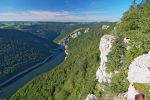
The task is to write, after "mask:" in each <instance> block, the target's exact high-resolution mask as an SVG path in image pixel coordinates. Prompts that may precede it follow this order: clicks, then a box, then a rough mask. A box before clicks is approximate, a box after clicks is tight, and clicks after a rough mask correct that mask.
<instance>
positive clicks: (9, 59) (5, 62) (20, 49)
mask: <svg viewBox="0 0 150 100" xmlns="http://www.w3.org/2000/svg"><path fill="white" fill-rule="evenodd" d="M50 46H51V47H50ZM53 47H57V45H54V44H53V43H51V44H48V42H47V41H46V40H44V39H42V38H39V37H37V36H35V35H32V34H30V33H25V32H22V31H17V30H8V29H3V30H0V82H3V81H5V80H7V79H8V78H10V77H12V76H13V75H15V74H17V73H18V72H20V71H23V70H25V69H27V68H29V67H30V66H33V65H35V64H37V63H39V62H41V61H43V60H44V59H45V58H46V57H47V56H48V55H50V54H51V52H50V50H51V48H53Z"/></svg>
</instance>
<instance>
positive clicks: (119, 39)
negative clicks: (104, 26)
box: [106, 0, 150, 100]
mask: <svg viewBox="0 0 150 100" xmlns="http://www.w3.org/2000/svg"><path fill="white" fill-rule="evenodd" d="M135 1H136V0H135ZM115 29H116V30H114V35H115V36H116V40H115V41H114V43H113V47H112V50H111V52H110V53H109V55H108V63H107V64H106V67H107V68H106V69H107V72H108V73H110V72H113V71H115V70H117V71H118V72H119V73H117V74H116V75H114V76H113V78H112V82H111V84H110V87H109V88H111V90H112V91H114V92H115V93H125V92H126V91H128V87H129V82H128V80H127V74H128V70H129V65H130V64H131V62H132V61H133V60H134V59H135V58H136V57H138V56H140V55H142V54H147V53H148V52H149V51H150V0H143V2H141V3H140V4H137V3H136V2H134V3H133V5H132V6H131V7H130V9H129V10H128V11H127V12H125V13H124V15H123V17H122V19H121V21H120V22H119V23H118V24H117V26H116V28H115ZM135 77H136V76H135ZM134 85H135V87H136V89H137V91H139V93H144V94H145V96H146V98H145V100H149V99H148V98H150V93H148V89H149V87H150V84H145V83H143V84H139V83H135V84H134Z"/></svg>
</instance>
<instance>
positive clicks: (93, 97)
mask: <svg viewBox="0 0 150 100" xmlns="http://www.w3.org/2000/svg"><path fill="white" fill-rule="evenodd" d="M96 99H97V98H96V96H95V95H93V94H89V95H88V96H87V97H86V99H85V100H96Z"/></svg>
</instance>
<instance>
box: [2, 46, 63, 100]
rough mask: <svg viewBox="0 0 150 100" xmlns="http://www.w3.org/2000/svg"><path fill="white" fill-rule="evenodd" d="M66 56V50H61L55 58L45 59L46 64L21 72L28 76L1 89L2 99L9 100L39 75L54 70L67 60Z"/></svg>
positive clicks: (58, 50)
mask: <svg viewBox="0 0 150 100" xmlns="http://www.w3.org/2000/svg"><path fill="white" fill-rule="evenodd" d="M65 56H66V54H65V53H64V50H61V49H57V50H55V51H54V54H53V56H49V59H48V58H47V59H45V63H43V64H41V65H39V66H38V67H36V66H33V67H32V68H30V69H27V70H26V71H24V72H21V73H22V74H25V73H26V74H25V75H23V76H22V75H21V77H18V76H17V78H19V79H18V80H16V81H14V82H13V83H11V84H9V85H7V86H5V87H3V88H1V91H0V97H4V98H6V99H9V98H10V97H11V96H12V95H13V94H14V93H15V92H16V91H17V90H18V89H19V88H21V87H22V86H24V85H25V84H26V83H27V82H29V81H30V80H32V79H33V78H35V77H37V76H38V75H40V74H42V73H44V72H47V71H49V70H51V69H52V68H54V67H55V66H57V65H59V64H60V63H61V62H63V61H64V59H65ZM21 73H20V74H21ZM14 79H15V77H14ZM6 83H7V82H6Z"/></svg>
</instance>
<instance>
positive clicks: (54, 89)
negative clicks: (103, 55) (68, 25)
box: [11, 25, 113, 100]
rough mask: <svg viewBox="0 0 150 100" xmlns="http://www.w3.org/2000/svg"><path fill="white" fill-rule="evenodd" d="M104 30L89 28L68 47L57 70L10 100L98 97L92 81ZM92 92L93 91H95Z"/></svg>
mask: <svg viewBox="0 0 150 100" xmlns="http://www.w3.org/2000/svg"><path fill="white" fill-rule="evenodd" d="M112 28H113V25H112V26H111V28H110V29H108V30H102V29H101V25H100V26H93V27H91V28H90V31H89V32H88V33H85V34H83V35H81V36H80V37H78V38H76V39H71V40H70V41H69V44H68V49H67V52H68V53H69V54H68V56H67V59H66V60H65V61H64V62H63V63H62V64H61V65H59V66H58V67H56V68H54V69H53V70H51V71H49V72H48V73H45V74H43V75H41V76H39V77H37V78H35V79H33V80H32V81H30V82H29V83H28V84H27V85H25V86H24V87H23V88H22V89H20V90H19V91H18V92H17V93H16V94H15V95H14V96H12V98H11V100H16V99H22V100H24V99H29V100H32V99H39V100H41V99H49V100H84V99H85V98H86V96H87V95H88V94H89V93H97V95H100V94H99V93H101V92H100V90H99V89H98V87H97V85H96V81H95V73H96V70H97V68H98V66H99V49H98V47H99V40H100V37H101V36H102V35H103V34H104V33H105V34H107V33H110V31H111V30H112ZM95 88H96V91H95Z"/></svg>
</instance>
